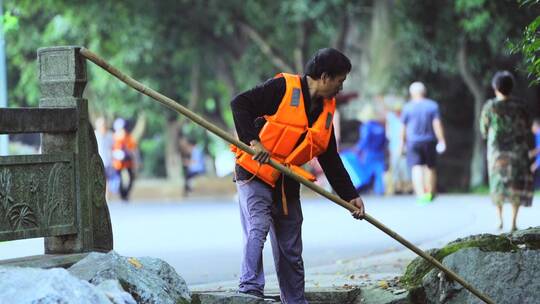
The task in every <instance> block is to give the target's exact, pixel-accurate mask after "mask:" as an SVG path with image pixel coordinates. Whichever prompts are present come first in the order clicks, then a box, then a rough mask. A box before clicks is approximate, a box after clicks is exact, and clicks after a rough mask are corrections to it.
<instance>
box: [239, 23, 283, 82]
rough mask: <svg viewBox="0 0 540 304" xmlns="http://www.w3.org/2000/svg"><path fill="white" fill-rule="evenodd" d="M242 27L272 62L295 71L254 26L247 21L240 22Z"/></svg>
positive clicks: (281, 67) (279, 66) (277, 66)
mask: <svg viewBox="0 0 540 304" xmlns="http://www.w3.org/2000/svg"><path fill="white" fill-rule="evenodd" d="M239 25H240V28H241V29H242V30H243V31H244V33H245V34H246V35H247V36H248V37H249V38H250V39H251V40H253V42H255V44H257V46H258V47H259V49H260V50H261V52H262V53H263V54H264V55H266V57H268V59H270V61H271V62H272V64H273V65H274V66H275V67H276V68H278V69H280V70H281V71H283V72H294V69H293V68H292V67H291V66H290V65H289V64H287V63H286V62H285V60H284V59H283V58H281V57H280V56H278V55H277V54H276V52H275V51H274V50H273V49H272V46H271V45H270V44H269V43H268V42H267V41H266V40H265V39H264V38H263V37H262V36H261V35H260V34H259V33H257V31H256V30H255V29H254V28H252V27H251V26H249V25H247V24H246V23H239Z"/></svg>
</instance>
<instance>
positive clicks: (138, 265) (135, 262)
mask: <svg viewBox="0 0 540 304" xmlns="http://www.w3.org/2000/svg"><path fill="white" fill-rule="evenodd" d="M128 262H129V263H130V264H131V265H133V266H135V268H137V269H141V268H142V264H141V262H139V260H137V259H136V258H129V259H128Z"/></svg>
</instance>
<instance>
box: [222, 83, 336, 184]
mask: <svg viewBox="0 0 540 304" xmlns="http://www.w3.org/2000/svg"><path fill="white" fill-rule="evenodd" d="M278 77H283V78H285V83H286V89H285V95H284V96H283V99H282V100H281V103H280V105H279V108H278V110H277V111H276V113H275V114H274V115H267V116H265V118H266V124H265V125H264V127H263V128H262V130H261V132H260V133H259V138H260V141H261V143H262V145H263V146H264V147H265V148H266V150H268V151H269V152H270V157H271V158H272V159H273V160H274V161H277V162H280V163H282V164H284V165H286V166H289V167H290V168H291V170H293V171H294V172H295V173H297V174H299V175H301V176H303V177H304V178H306V179H308V180H311V181H314V180H315V176H313V175H312V174H311V173H309V172H307V171H306V170H304V169H302V168H301V167H300V166H302V165H303V164H305V163H307V162H308V161H310V160H311V159H313V158H314V157H316V156H318V155H320V154H321V153H323V152H324V151H326V148H327V147H328V142H329V141H330V136H331V134H332V118H333V116H334V111H335V109H336V101H335V99H334V98H332V99H324V101H323V102H324V105H323V109H322V112H321V114H320V115H319V117H318V118H317V120H316V121H315V122H314V123H313V125H312V126H311V127H308V118H307V115H306V110H305V107H304V97H303V95H302V86H301V81H300V76H299V75H292V74H286V73H281V74H278V75H276V78H278ZM304 134H305V137H304V139H303V141H302V142H301V143H300V144H298V145H296V144H297V143H298V140H299V139H300V138H301V136H302V135H304ZM231 150H232V151H233V152H235V153H236V163H237V164H238V165H240V166H242V167H243V168H244V169H246V170H247V171H248V172H250V173H252V174H254V175H256V176H257V177H259V178H260V179H261V180H263V181H264V182H266V183H267V184H269V185H271V186H272V187H275V185H276V181H277V180H278V178H279V176H280V172H279V171H277V170H276V169H274V168H272V167H271V166H270V165H267V164H261V163H259V162H258V161H256V160H253V159H252V158H251V157H252V156H251V155H250V154H248V153H246V152H244V151H242V150H240V149H239V148H238V147H236V146H234V145H231Z"/></svg>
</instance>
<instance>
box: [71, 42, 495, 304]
mask: <svg viewBox="0 0 540 304" xmlns="http://www.w3.org/2000/svg"><path fill="white" fill-rule="evenodd" d="M80 54H81V55H82V56H84V57H85V58H86V59H88V60H90V61H92V62H93V63H95V64H96V65H98V66H100V67H101V68H103V69H104V70H106V71H107V72H109V73H110V74H112V75H113V76H115V77H116V78H118V79H119V80H121V81H122V82H124V83H126V84H127V85H129V86H130V87H132V88H134V89H135V90H137V91H139V92H141V93H142V94H144V95H147V96H149V97H151V98H153V99H154V100H156V101H158V102H159V103H161V104H163V105H165V106H167V107H169V108H171V109H173V110H175V111H177V112H179V113H180V114H182V115H184V116H187V117H188V118H189V119H191V120H192V121H194V122H195V123H197V124H198V125H200V126H202V127H203V128H205V129H207V130H209V131H210V132H212V133H214V134H216V135H217V136H219V137H221V138H222V139H224V140H225V141H227V142H229V143H231V144H234V145H235V146H237V147H238V148H240V149H242V150H243V151H245V152H247V153H250V154H254V152H255V151H254V150H253V149H251V148H250V147H249V146H248V145H246V144H245V143H243V142H241V141H239V140H238V139H236V138H235V137H233V136H231V135H230V134H229V133H227V132H225V131H223V130H221V129H220V128H218V127H216V126H215V125H213V124H212V123H210V122H209V121H207V120H206V119H204V118H202V117H201V116H199V115H197V114H195V113H193V112H192V111H190V110H188V109H187V108H185V107H184V106H182V105H181V104H179V103H178V102H176V101H174V100H173V99H171V98H169V97H167V96H165V95H163V94H161V93H159V92H156V91H154V90H153V89H151V88H148V87H146V86H144V85H143V84H141V83H140V82H138V81H136V80H135V79H133V78H131V77H129V76H127V75H125V74H124V73H122V72H121V71H119V70H118V69H116V68H115V67H113V66H111V65H110V64H109V63H107V62H106V61H105V60H104V59H102V58H101V57H99V56H98V55H97V54H95V53H93V52H91V51H89V50H88V49H86V48H81V49H80ZM268 164H269V165H270V166H272V167H274V168H275V169H277V170H279V171H281V172H283V173H285V174H286V175H287V176H289V177H291V178H293V179H294V180H296V181H298V182H300V183H302V184H303V185H304V186H306V187H308V188H310V189H311V190H313V191H315V192H317V193H318V194H320V195H322V196H324V197H326V198H327V199H329V200H331V201H332V202H334V203H336V204H338V205H340V206H341V207H343V208H345V209H347V210H349V211H350V212H353V211H357V210H358V208H356V207H355V206H353V205H351V204H350V203H349V202H347V201H345V200H343V199H341V198H340V197H339V196H337V195H334V194H332V193H330V192H328V191H326V190H325V189H323V188H322V187H319V186H317V185H316V184H314V183H312V182H310V181H309V180H307V179H305V178H303V177H301V176H299V175H297V174H295V173H294V172H293V171H292V170H291V169H289V168H287V167H286V166H283V165H282V164H280V163H278V162H275V161H274V160H270V161H269V163H268ZM364 219H365V220H366V221H368V222H369V223H370V224H372V225H373V226H375V227H377V228H379V229H380V230H381V231H383V232H384V233H386V234H388V235H389V236H390V237H392V238H393V239H395V240H396V241H398V242H400V243H401V244H402V245H404V246H405V247H407V248H409V249H410V250H412V251H413V252H414V253H416V254H417V255H419V256H421V257H422V258H424V259H425V260H426V261H428V262H430V263H431V264H433V265H434V266H435V267H437V268H439V269H440V270H441V271H443V272H444V273H445V274H447V275H448V276H449V277H450V278H451V279H452V280H454V281H456V282H458V283H459V284H461V285H462V286H463V287H465V288H466V289H468V290H469V291H470V292H472V293H473V294H474V295H475V296H477V297H478V298H480V299H481V300H482V301H484V302H485V303H488V304H494V303H495V302H493V300H491V299H490V298H489V297H487V296H486V295H484V294H482V293H481V292H480V291H478V290H476V289H475V288H474V287H473V286H471V285H470V284H469V283H467V282H466V281H465V280H463V279H462V278H461V277H460V276H459V275H457V274H456V273H455V272H453V271H452V270H450V269H448V268H446V267H445V266H444V265H443V264H441V263H440V262H439V261H437V260H436V259H435V258H433V257H432V256H430V255H429V254H427V253H425V252H424V251H423V250H421V249H420V248H418V247H416V246H415V245H414V244H412V243H411V242H409V241H407V240H406V239H404V238H403V237H402V236H400V235H399V234H397V233H396V232H394V231H393V230H391V229H390V228H388V227H386V226H385V225H384V224H383V223H381V222H379V221H378V220H376V219H375V218H373V217H372V216H370V215H368V214H367V213H366V214H365V216H364Z"/></svg>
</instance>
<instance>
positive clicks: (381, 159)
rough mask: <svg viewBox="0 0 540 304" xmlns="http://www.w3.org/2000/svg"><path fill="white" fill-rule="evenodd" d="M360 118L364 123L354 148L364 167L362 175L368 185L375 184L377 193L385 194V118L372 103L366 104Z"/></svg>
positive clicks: (386, 142) (386, 143) (386, 147)
mask: <svg viewBox="0 0 540 304" xmlns="http://www.w3.org/2000/svg"><path fill="white" fill-rule="evenodd" d="M359 118H360V120H361V121H363V122H364V123H363V124H362V125H361V126H360V129H359V130H358V132H359V133H360V138H359V140H358V142H357V143H356V145H355V147H354V150H355V152H356V154H357V157H358V159H359V161H360V164H361V167H362V171H363V172H362V176H363V177H364V178H365V181H366V185H373V192H374V193H375V194H377V195H383V194H384V191H385V190H384V189H385V187H384V172H385V171H386V169H387V162H386V161H387V157H386V156H387V152H388V139H387V138H386V131H385V126H384V119H382V117H381V116H380V115H378V114H377V113H376V112H375V110H374V109H373V106H371V105H366V106H364V109H363V110H362V112H360V117H359Z"/></svg>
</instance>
